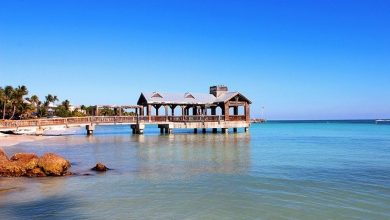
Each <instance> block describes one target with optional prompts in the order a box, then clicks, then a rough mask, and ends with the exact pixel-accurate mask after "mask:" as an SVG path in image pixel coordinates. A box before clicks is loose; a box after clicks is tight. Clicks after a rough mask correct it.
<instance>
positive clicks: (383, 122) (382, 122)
mask: <svg viewBox="0 0 390 220" xmlns="http://www.w3.org/2000/svg"><path fill="white" fill-rule="evenodd" d="M375 123H376V124H390V119H378V120H375Z"/></svg>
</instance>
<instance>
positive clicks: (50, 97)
mask: <svg viewBox="0 0 390 220" xmlns="http://www.w3.org/2000/svg"><path fill="white" fill-rule="evenodd" d="M45 99H46V101H45V103H44V105H45V106H46V107H49V105H50V103H54V102H55V101H58V98H57V96H56V95H54V96H53V95H52V94H48V95H47V96H45Z"/></svg>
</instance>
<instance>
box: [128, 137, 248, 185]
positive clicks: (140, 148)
mask: <svg viewBox="0 0 390 220" xmlns="http://www.w3.org/2000/svg"><path fill="white" fill-rule="evenodd" d="M132 140H133V141H134V143H136V147H137V152H136V154H137V156H136V158H137V161H136V162H137V163H136V172H137V174H138V176H139V177H141V178H145V179H149V178H151V179H166V178H170V179H171V178H179V179H180V178H189V177H191V176H193V175H200V174H210V173H220V174H233V173H245V172H247V171H248V168H249V166H250V135H249V134H237V135H222V134H221V135H189V134H176V135H166V136H148V137H144V136H133V137H132Z"/></svg>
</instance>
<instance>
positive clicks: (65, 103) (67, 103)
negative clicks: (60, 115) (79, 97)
mask: <svg viewBox="0 0 390 220" xmlns="http://www.w3.org/2000/svg"><path fill="white" fill-rule="evenodd" d="M61 105H62V106H64V108H65V109H66V110H67V111H69V107H70V102H69V100H67V99H66V100H65V101H63V102H62V103H61Z"/></svg>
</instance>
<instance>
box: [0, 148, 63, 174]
mask: <svg viewBox="0 0 390 220" xmlns="http://www.w3.org/2000/svg"><path fill="white" fill-rule="evenodd" d="M69 167H70V163H69V161H67V160H65V159H64V158H63V157H61V156H58V155H56V154H53V153H47V154H44V155H43V156H42V157H40V158H39V157H38V156H37V155H36V154H34V153H16V154H15V155H13V156H12V157H11V159H8V157H7V155H6V154H5V152H4V151H3V150H2V149H0V176H3V177H19V176H27V177H42V176H63V175H69V174H70V173H69V172H68V171H67V170H68V168H69Z"/></svg>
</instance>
